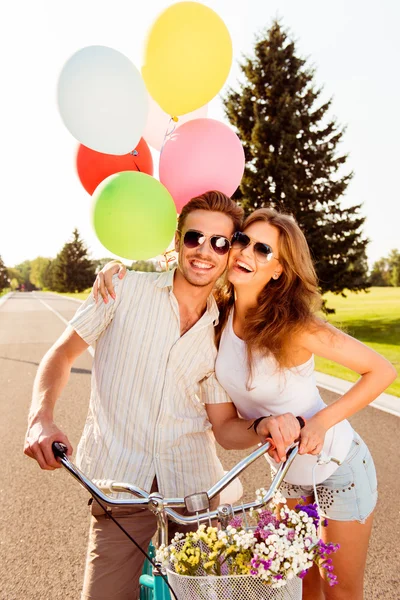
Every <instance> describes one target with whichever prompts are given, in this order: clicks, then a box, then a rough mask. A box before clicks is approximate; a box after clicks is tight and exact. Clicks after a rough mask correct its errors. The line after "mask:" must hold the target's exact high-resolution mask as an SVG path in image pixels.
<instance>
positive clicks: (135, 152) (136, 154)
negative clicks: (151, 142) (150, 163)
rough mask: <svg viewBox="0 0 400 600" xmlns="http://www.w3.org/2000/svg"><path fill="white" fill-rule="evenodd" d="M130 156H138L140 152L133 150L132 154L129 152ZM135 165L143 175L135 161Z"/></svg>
mask: <svg viewBox="0 0 400 600" xmlns="http://www.w3.org/2000/svg"><path fill="white" fill-rule="evenodd" d="M129 154H130V155H131V156H138V154H139V152H138V151H137V150H132V152H129ZM133 164H134V165H135V167H136V169H137V170H138V171H139V173H141V172H142V171H141V170H140V169H139V167H138V165H137V164H136V161H135V160H134V161H133Z"/></svg>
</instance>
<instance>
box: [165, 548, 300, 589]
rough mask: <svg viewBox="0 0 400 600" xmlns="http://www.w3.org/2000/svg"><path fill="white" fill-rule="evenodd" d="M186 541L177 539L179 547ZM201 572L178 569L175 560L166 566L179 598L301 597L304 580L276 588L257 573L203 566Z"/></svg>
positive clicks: (295, 580) (169, 579)
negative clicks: (183, 572)
mask: <svg viewBox="0 0 400 600" xmlns="http://www.w3.org/2000/svg"><path fill="white" fill-rule="evenodd" d="M182 545H183V542H178V543H177V544H176V547H177V548H178V549H179V548H180V547H181V546H182ZM198 573H199V574H198V575H195V576H191V575H180V574H178V573H175V571H174V565H173V563H172V564H171V563H170V567H169V568H167V576H168V582H169V584H170V586H171V587H172V589H173V590H174V592H175V594H176V597H177V598H178V600H244V599H249V600H301V597H302V581H301V579H300V578H299V577H293V578H292V579H289V580H288V581H287V583H286V585H284V586H282V587H280V588H273V587H271V585H268V584H266V583H264V582H263V580H262V579H261V577H256V576H254V575H226V574H223V575H207V573H206V571H204V569H203V568H202V567H201V566H200V567H199V570H198Z"/></svg>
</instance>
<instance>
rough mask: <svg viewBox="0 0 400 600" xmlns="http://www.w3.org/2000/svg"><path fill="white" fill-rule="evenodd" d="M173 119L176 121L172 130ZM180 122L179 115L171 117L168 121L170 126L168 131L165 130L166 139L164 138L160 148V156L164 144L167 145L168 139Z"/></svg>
mask: <svg viewBox="0 0 400 600" xmlns="http://www.w3.org/2000/svg"><path fill="white" fill-rule="evenodd" d="M171 121H173V122H174V124H173V126H172V129H171V130H170V127H171ZM177 122H178V117H171V118H170V120H169V123H168V127H167V131H166V132H165V135H164V139H163V143H162V146H161V149H160V156H161V154H162V151H163V150H164V146H165V142H166V141H167V139H168V138H169V137H170V136H171V135H172V134H173V133H174V131H175V129H176V123H177Z"/></svg>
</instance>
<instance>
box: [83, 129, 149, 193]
mask: <svg viewBox="0 0 400 600" xmlns="http://www.w3.org/2000/svg"><path fill="white" fill-rule="evenodd" d="M76 168H77V171H78V176H79V179H80V180H81V184H82V185H83V187H84V188H85V190H86V191H87V192H88V193H89V194H93V192H94V190H95V189H96V188H97V186H98V185H99V183H101V182H102V181H104V179H106V178H107V177H109V176H110V175H114V173H120V172H121V171H140V172H141V173H147V175H153V157H152V156H151V152H150V148H149V147H148V145H147V143H146V142H145V140H144V139H143V138H141V139H140V142H139V143H138V145H137V146H136V148H135V150H133V152H130V153H129V154H123V155H122V156H117V155H116V154H103V153H102V152H96V151H95V150H91V149H90V148H86V146H83V145H82V144H79V148H78V152H77V155H76Z"/></svg>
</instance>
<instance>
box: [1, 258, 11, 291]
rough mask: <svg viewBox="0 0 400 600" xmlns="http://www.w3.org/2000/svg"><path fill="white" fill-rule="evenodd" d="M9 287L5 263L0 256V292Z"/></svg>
mask: <svg viewBox="0 0 400 600" xmlns="http://www.w3.org/2000/svg"><path fill="white" fill-rule="evenodd" d="M8 287H10V282H9V279H8V273H7V268H6V265H5V264H4V262H3V259H2V258H1V256H0V292H1V291H2V290H4V289H6V288H8Z"/></svg>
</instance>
